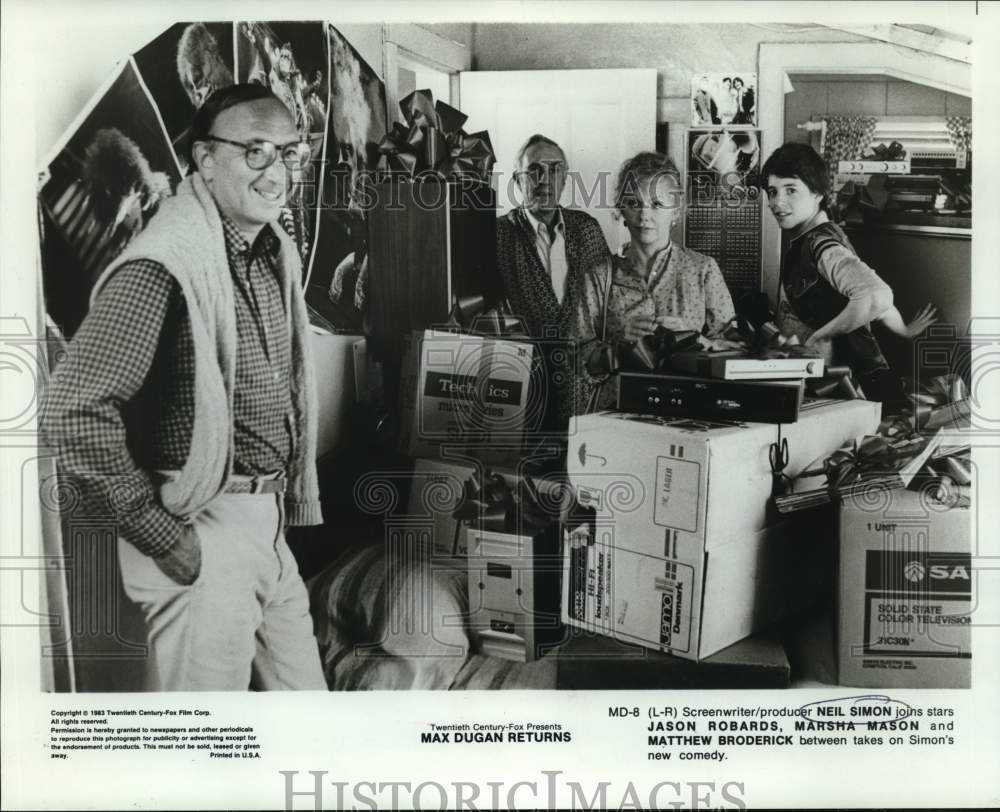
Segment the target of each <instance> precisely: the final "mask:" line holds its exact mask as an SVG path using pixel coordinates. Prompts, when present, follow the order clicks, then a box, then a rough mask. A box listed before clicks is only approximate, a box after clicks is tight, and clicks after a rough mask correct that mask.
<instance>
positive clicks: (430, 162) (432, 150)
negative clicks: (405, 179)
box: [379, 90, 496, 182]
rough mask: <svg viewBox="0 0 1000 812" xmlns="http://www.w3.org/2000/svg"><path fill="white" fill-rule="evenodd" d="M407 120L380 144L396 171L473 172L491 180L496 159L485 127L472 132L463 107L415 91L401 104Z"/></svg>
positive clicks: (388, 134)
mask: <svg viewBox="0 0 1000 812" xmlns="http://www.w3.org/2000/svg"><path fill="white" fill-rule="evenodd" d="M399 109H400V110H401V111H402V113H403V117H404V118H405V119H406V123H405V124H404V123H401V122H398V121H397V122H396V123H395V124H393V126H392V129H391V130H390V131H389V132H388V133H387V134H386V136H385V138H383V139H382V141H381V143H380V144H379V152H381V153H382V154H383V155H385V156H386V164H387V166H388V169H389V170H390V171H392V172H400V173H405V174H406V175H408V176H410V177H415V176H416V175H418V174H420V173H422V172H433V173H436V174H438V175H441V176H443V177H446V178H447V177H455V176H461V175H472V176H473V177H475V178H477V179H479V180H482V181H487V182H488V181H489V179H490V174H491V173H492V171H493V163H494V161H495V160H496V158H495V156H494V154H493V145H492V144H491V143H490V135H489V133H488V132H486V131H485V130H483V131H481V132H477V133H473V134H471V135H470V134H468V133H466V132H465V130H463V129H462V126H463V125H464V124H465V122H466V121H467V120H468V116H466V115H465V114H464V113H463V112H462V111H461V110H456V109H455V108H454V107H451V106H450V105H447V104H445V103H444V102H440V101H439V102H436V103H435V101H434V96H433V95H432V94H431V92H430V91H429V90H415V91H413V93H411V94H410V95H409V96H407V97H406V98H405V99H403V100H402V101H401V102H400V103H399Z"/></svg>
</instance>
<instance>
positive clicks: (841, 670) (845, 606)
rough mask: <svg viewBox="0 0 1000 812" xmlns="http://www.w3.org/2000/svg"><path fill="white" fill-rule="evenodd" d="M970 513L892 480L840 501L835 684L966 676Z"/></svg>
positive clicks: (922, 682)
mask: <svg viewBox="0 0 1000 812" xmlns="http://www.w3.org/2000/svg"><path fill="white" fill-rule="evenodd" d="M973 515H974V514H973V508H972V507H954V508H951V509H948V508H947V507H946V506H944V505H942V504H940V503H939V502H937V501H936V500H934V499H933V498H931V496H930V495H929V494H927V493H926V492H915V491H907V490H901V489H897V490H892V491H884V492H882V493H880V494H879V495H878V497H877V498H876V497H873V496H872V495H871V494H869V495H867V496H866V497H860V496H859V497H856V498H855V499H852V500H850V501H847V502H845V503H844V504H843V505H842V506H841V508H840V566H839V579H838V587H837V594H838V616H839V620H838V627H837V638H838V639H837V653H838V656H837V678H838V682H839V683H840V684H842V685H852V686H857V687H862V688H968V687H969V686H970V685H971V673H972V659H971V658H972V652H971V641H972V625H971V620H972V619H971V611H972V608H973V606H974V600H973V595H972V584H973V578H972V567H971V552H972V539H971V532H972V517H973Z"/></svg>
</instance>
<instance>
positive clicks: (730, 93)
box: [691, 73, 757, 127]
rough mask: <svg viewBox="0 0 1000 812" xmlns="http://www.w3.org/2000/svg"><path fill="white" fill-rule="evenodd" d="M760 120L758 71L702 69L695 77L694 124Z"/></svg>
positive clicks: (693, 95)
mask: <svg viewBox="0 0 1000 812" xmlns="http://www.w3.org/2000/svg"><path fill="white" fill-rule="evenodd" d="M756 123H757V74H755V73H744V74H741V75H736V74H722V73H700V74H697V75H695V76H693V77H691V126H692V127H710V126H712V125H713V124H714V125H718V124H724V125H729V124H750V125H755V124H756Z"/></svg>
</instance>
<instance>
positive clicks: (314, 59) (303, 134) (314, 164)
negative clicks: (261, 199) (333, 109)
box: [236, 22, 330, 282]
mask: <svg viewBox="0 0 1000 812" xmlns="http://www.w3.org/2000/svg"><path fill="white" fill-rule="evenodd" d="M237 31H238V33H237V38H236V43H237V46H236V47H237V56H238V60H239V71H238V73H239V76H238V79H239V81H240V82H241V83H251V84H259V85H263V86H264V87H266V88H268V89H269V90H270V91H271V92H272V93H274V95H275V96H277V97H278V98H279V99H280V100H281V102H282V103H283V104H284V105H285V107H287V108H288V112H289V113H291V115H292V117H293V118H294V119H295V127H296V129H297V130H298V131H299V137H300V138H301V140H302V141H303V142H305V143H307V144H308V145H309V148H310V154H311V157H310V161H309V164H308V166H306V167H305V169H304V170H302V172H301V173H300V176H299V177H298V178H297V180H298V182H297V183H296V185H295V186H294V187H293V188H292V190H291V193H290V194H289V196H288V198H287V208H286V209H285V211H284V212H283V216H282V225H283V226H285V229H286V230H287V231H288V232H289V233H290V234H291V235H292V236H293V237H294V239H295V242H296V245H298V247H299V253H300V254H301V256H302V267H303V274H304V278H303V282H305V279H306V278H308V275H309V266H310V262H311V259H312V256H313V252H314V249H315V246H316V232H317V229H318V228H319V211H318V208H319V201H320V197H321V194H322V184H323V149H324V142H325V139H326V129H327V106H328V103H329V80H330V61H329V57H328V53H327V44H326V36H325V32H324V25H323V23H317V22H285V23H281V22H241V23H238V24H237Z"/></svg>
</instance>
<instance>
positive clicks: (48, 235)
mask: <svg viewBox="0 0 1000 812" xmlns="http://www.w3.org/2000/svg"><path fill="white" fill-rule="evenodd" d="M180 179H181V168H180V166H179V165H178V163H177V160H176V158H175V157H174V152H173V149H172V147H171V144H170V140H169V139H168V137H167V134H166V132H164V129H163V126H162V124H161V123H160V116H159V114H158V113H157V110H156V107H155V105H154V104H153V101H152V99H151V98H150V96H149V94H148V93H147V91H146V89H145V88H144V86H143V83H142V81H141V79H140V77H139V74H138V73H137V71H136V66H135V63H134V62H133V61H132V60H128V61H126V62H124V63H123V64H122V65H121V67H120V68H119V69H118V72H117V74H116V75H115V76H113V77H112V79H111V81H110V82H109V84H108V85H106V89H105V90H104V92H103V94H100V95H99V96H97V97H96V101H95V102H94V103H93V105H92V106H91V107H90V109H89V111H87V112H86V113H85V114H84V116H83V118H82V120H81V121H79V123H78V125H77V126H76V128H75V129H74V130H73V131H72V132H71V133H70V135H69V137H68V138H67V139H66V141H65V142H64V144H63V145H62V146H60V147H59V148H58V150H57V151H56V152H55V154H54V155H53V157H52V158H51V160H50V161H49V162H48V164H47V165H46V167H45V168H44V170H43V172H42V186H41V189H40V191H39V194H38V205H39V225H40V229H41V260H42V284H43V290H44V293H45V303H46V308H47V312H48V314H49V317H50V319H51V320H52V322H53V323H54V324H55V325H57V326H58V328H59V330H60V331H61V332H62V334H63V335H64V336H66V337H67V338H69V337H72V335H73V333H75V332H76V330H77V328H78V327H79V326H80V322H81V321H83V317H84V316H85V315H86V314H87V309H88V301H89V298H90V290H91V288H92V286H93V283H94V281H95V280H96V279H97V277H98V275H99V274H100V273H101V271H102V270H104V268H105V267H107V265H108V263H110V262H111V261H112V260H113V259H114V258H115V257H117V256H118V255H119V254H120V253H121V252H122V250H124V248H125V246H126V245H128V243H129V242H130V241H131V240H132V238H133V237H135V235H136V234H138V233H139V232H140V231H142V229H143V227H144V226H145V225H146V223H147V222H149V219H150V218H151V217H152V216H153V215H154V214H155V213H156V211H157V209H158V207H159V205H160V202H161V201H162V200H163V199H164V198H166V197H168V196H170V195H172V194H173V192H174V189H175V188H176V187H177V184H178V182H179V181H180Z"/></svg>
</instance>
